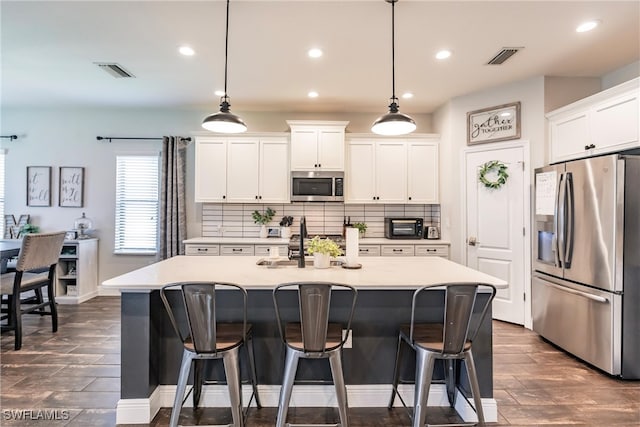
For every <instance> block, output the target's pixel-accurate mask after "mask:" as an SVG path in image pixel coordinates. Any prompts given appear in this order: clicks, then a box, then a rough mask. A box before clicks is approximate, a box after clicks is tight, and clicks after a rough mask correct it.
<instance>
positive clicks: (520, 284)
mask: <svg viewBox="0 0 640 427" xmlns="http://www.w3.org/2000/svg"><path fill="white" fill-rule="evenodd" d="M492 160H498V161H500V162H502V163H504V164H505V165H506V166H507V173H508V175H509V177H508V178H507V181H506V183H505V184H503V185H502V186H501V187H500V188H496V189H492V188H486V187H485V185H484V184H482V183H481V182H480V181H479V171H480V168H481V167H482V165H484V164H485V163H486V162H490V161H492ZM465 171H466V173H465V174H466V179H465V183H466V244H467V246H466V248H467V250H466V255H467V256H466V259H467V266H469V267H471V268H474V269H476V270H479V271H482V272H483V273H487V274H490V275H492V276H495V277H499V278H501V279H503V280H505V281H506V282H507V283H508V284H509V285H508V287H507V288H506V289H500V290H498V293H497V295H496V298H495V300H494V303H493V318H494V319H499V320H504V321H507V322H511V323H516V324H519V325H522V324H524V320H525V286H524V282H525V256H526V254H525V238H526V236H525V234H526V230H525V212H526V210H525V201H526V200H528V196H527V194H528V185H525V180H524V147H522V146H517V147H512V148H501V149H496V148H488V149H483V148H479V149H477V150H473V151H471V150H470V151H468V152H466V153H465ZM486 177H487V178H488V179H489V180H490V181H495V180H496V178H497V174H496V173H495V172H493V171H492V172H490V173H488V174H487V175H486Z"/></svg>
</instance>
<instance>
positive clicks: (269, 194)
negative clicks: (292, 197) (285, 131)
mask: <svg viewBox="0 0 640 427" xmlns="http://www.w3.org/2000/svg"><path fill="white" fill-rule="evenodd" d="M258 182H259V183H260V191H259V193H258V200H259V201H260V202H262V203H275V202H279V203H289V144H288V142H287V139H286V138H265V139H261V140H260V176H259V179H258Z"/></svg>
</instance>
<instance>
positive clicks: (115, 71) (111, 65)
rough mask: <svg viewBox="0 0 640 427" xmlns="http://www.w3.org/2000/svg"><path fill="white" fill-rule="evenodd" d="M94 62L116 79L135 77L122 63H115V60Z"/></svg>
mask: <svg viewBox="0 0 640 427" xmlns="http://www.w3.org/2000/svg"><path fill="white" fill-rule="evenodd" d="M94 64H96V65H97V66H98V67H100V68H102V69H103V70H104V71H106V72H107V73H109V74H111V75H112V76H113V77H115V78H117V79H120V78H129V77H135V76H134V75H133V74H131V73H130V72H128V71H127V70H125V69H124V68H123V67H122V65H120V64H116V63H115V62H94Z"/></svg>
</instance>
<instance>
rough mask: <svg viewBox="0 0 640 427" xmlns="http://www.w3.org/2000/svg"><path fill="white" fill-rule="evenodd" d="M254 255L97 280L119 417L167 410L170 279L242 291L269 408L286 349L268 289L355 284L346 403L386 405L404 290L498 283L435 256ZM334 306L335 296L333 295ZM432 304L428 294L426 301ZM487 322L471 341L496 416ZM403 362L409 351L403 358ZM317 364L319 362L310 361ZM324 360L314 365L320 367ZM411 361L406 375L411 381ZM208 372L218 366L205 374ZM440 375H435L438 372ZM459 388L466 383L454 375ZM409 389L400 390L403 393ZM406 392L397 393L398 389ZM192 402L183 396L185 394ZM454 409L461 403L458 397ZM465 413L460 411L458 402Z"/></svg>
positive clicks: (405, 315)
mask: <svg viewBox="0 0 640 427" xmlns="http://www.w3.org/2000/svg"><path fill="white" fill-rule="evenodd" d="M260 259H261V258H259V257H225V256H220V257H192V256H177V257H174V258H170V259H168V260H165V261H161V262H158V263H155V264H152V265H149V266H146V267H143V268H140V269H138V270H135V271H132V272H130V273H127V274H124V275H121V276H118V277H115V278H113V279H110V280H107V281H105V282H104V283H103V286H104V287H105V288H111V289H119V290H120V291H121V295H122V303H121V316H122V337H121V340H122V341H121V342H122V343H121V346H122V349H121V400H120V402H119V403H118V412H117V422H118V424H127V423H149V422H150V421H151V420H152V419H153V417H154V415H155V413H156V412H157V411H158V409H159V408H160V407H170V406H171V403H172V401H173V394H174V392H175V384H176V382H177V377H178V368H179V365H180V357H181V352H182V348H181V343H180V342H179V341H178V339H177V337H175V334H174V332H173V329H172V328H171V325H170V322H169V321H168V318H167V315H166V313H165V310H164V307H163V305H162V302H161V300H160V295H159V289H160V288H161V287H162V286H164V285H166V284H168V283H174V282H188V281H220V282H232V283H237V284H240V285H242V286H244V287H245V288H246V289H247V290H248V294H249V300H248V321H249V322H251V323H252V324H253V325H254V347H255V353H256V365H257V371H258V372H257V373H258V383H259V390H260V396H261V399H262V402H263V405H265V406H277V399H278V393H279V389H280V387H279V386H278V384H279V383H280V379H281V376H282V368H283V358H284V349H283V348H282V346H281V342H280V337H279V335H278V332H277V326H276V323H275V311H274V308H273V301H272V299H271V291H272V289H273V288H274V287H275V286H276V285H278V284H280V283H285V282H296V281H329V282H336V283H345V284H349V285H352V286H355V287H356V288H357V289H358V291H359V294H358V302H357V306H356V311H355V314H354V319H353V323H352V347H351V348H345V349H344V362H343V363H344V372H345V380H346V383H347V390H348V394H349V404H350V406H352V407H363V406H376V407H381V406H385V405H386V403H387V400H388V398H389V393H390V390H391V389H390V384H391V379H392V375H393V361H394V357H395V350H396V345H397V331H398V326H399V325H400V324H401V323H408V322H409V320H410V314H411V296H412V292H413V290H415V289H416V288H418V287H421V286H424V285H429V284H437V283H446V282H484V283H490V284H494V285H496V286H498V287H502V286H505V285H506V283H505V282H504V281H502V280H500V279H497V278H495V277H492V276H489V275H486V274H483V273H481V272H478V271H475V270H472V269H470V268H467V267H465V266H462V265H460V264H456V263H454V262H451V261H448V260H446V259H443V258H440V257H420V258H413V257H370V258H360V260H359V262H360V263H361V264H362V268H361V269H357V270H350V269H343V268H341V267H339V266H334V267H331V268H329V269H315V268H313V267H311V266H307V267H306V268H304V269H299V268H297V267H296V266H280V267H277V268H268V267H267V266H260V265H257V264H258V261H259V260H260ZM334 298H336V303H337V304H338V305H340V304H342V303H343V302H344V304H347V302H346V301H341V297H340V293H339V292H336V293H335V295H334ZM430 302H431V300H430ZM430 305H431V306H432V307H433V308H432V309H431V310H429V312H428V313H427V314H426V318H425V319H424V320H436V319H438V318H439V317H440V318H441V316H442V311H443V292H441V291H433V297H432V304H430ZM491 346H492V340H491V320H490V319H489V318H487V319H485V321H484V322H483V324H482V325H481V327H480V332H479V334H478V337H477V339H476V342H475V343H474V356H475V360H476V365H477V366H476V368H477V371H478V380H479V383H480V392H481V396H482V398H483V407H484V408H485V416H486V418H487V421H491V420H494V421H495V420H497V408H496V406H495V400H494V399H493V386H492V376H493V370H492V352H491ZM406 359H407V362H409V359H410V358H409V357H407V358H406ZM309 362H319V361H309ZM320 365H322V366H320ZM324 365H325V364H322V363H319V364H317V363H316V364H314V363H308V364H301V365H300V368H299V370H298V372H299V374H298V376H297V378H298V379H306V378H309V379H311V378H318V377H319V376H320V377H322V378H326V379H329V378H330V372H329V369H328V366H324ZM410 365H411V364H410V363H407V366H406V367H405V369H404V371H406V374H407V375H406V377H407V378H411V375H412V372H413V371H412V369H411V366H410ZM208 374H209V375H210V376H212V377H213V378H216V377H217V376H218V375H219V372H218V371H217V368H216V369H214V370H213V371H212V372H208ZM439 375H440V376H442V372H440V373H439ZM460 382H461V383H462V387H463V388H464V386H465V382H466V381H465V378H464V375H462V374H461V380H460ZM411 389H412V387H410V386H406V389H405V390H406V391H407V393H406V394H405V396H411ZM403 394H404V393H403ZM189 401H190V399H189ZM226 402H227V398H226V391H225V389H224V388H222V387H220V386H210V387H208V388H206V389H205V391H204V393H203V402H202V405H203V406H225V405H226V404H227V403H226ZM334 404H335V402H334V393H333V387H332V386H318V385H313V386H296V388H294V398H293V400H292V405H295V406H332V405H334ZM429 404H435V405H443V404H448V401H447V393H446V389H445V387H444V386H434V387H433V388H432V393H430V399H429ZM456 404H457V406H458V404H459V405H462V406H464V405H465V399H457V403H456ZM459 412H461V413H463V416H464V412H465V409H464V407H463V408H462V410H461V409H460V408H459Z"/></svg>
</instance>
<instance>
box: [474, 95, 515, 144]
mask: <svg viewBox="0 0 640 427" xmlns="http://www.w3.org/2000/svg"><path fill="white" fill-rule="evenodd" d="M519 138H520V102H513V103H511V104H504V105H498V106H496V107H490V108H484V109H482V110H476V111H470V112H468V113H467V145H474V144H484V143H486V142H497V141H507V140H509V139H519Z"/></svg>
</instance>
